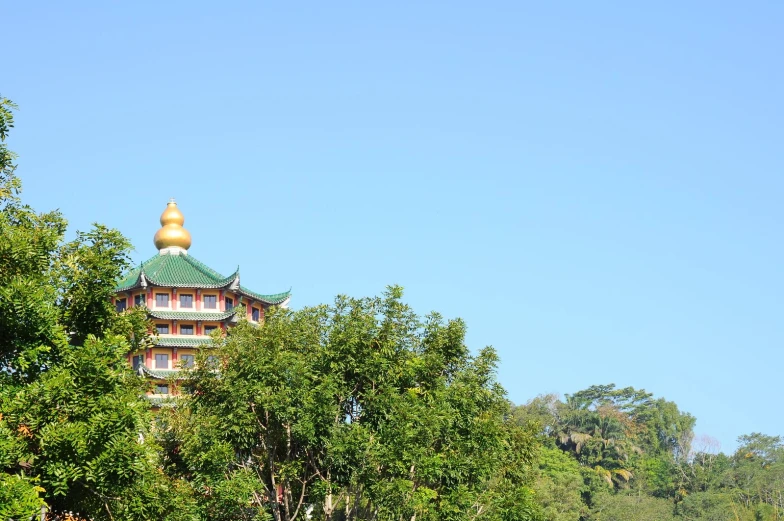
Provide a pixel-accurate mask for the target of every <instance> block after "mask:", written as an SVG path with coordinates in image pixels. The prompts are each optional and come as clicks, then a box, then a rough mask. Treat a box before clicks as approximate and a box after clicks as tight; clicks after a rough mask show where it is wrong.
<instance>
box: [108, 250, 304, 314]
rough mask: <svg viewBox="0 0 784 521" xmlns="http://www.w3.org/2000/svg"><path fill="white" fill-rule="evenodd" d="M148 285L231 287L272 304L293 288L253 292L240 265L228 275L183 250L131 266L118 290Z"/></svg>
mask: <svg viewBox="0 0 784 521" xmlns="http://www.w3.org/2000/svg"><path fill="white" fill-rule="evenodd" d="M147 286H159V287H168V288H202V289H228V290H231V291H233V292H235V293H238V294H239V295H242V296H244V297H247V298H250V299H254V300H258V301H260V302H262V303H264V304H270V305H279V304H283V303H284V302H285V301H286V300H288V299H289V298H290V297H291V290H289V291H284V292H282V293H274V294H269V295H265V294H262V293H256V292H255V291H251V290H249V289H248V288H246V287H244V286H241V285H240V270H239V268H237V269H236V270H235V271H234V273H232V274H231V275H229V276H228V277H225V276H223V275H221V274H220V273H218V272H217V271H215V270H213V269H212V268H210V267H209V266H207V265H206V264H204V263H203V262H200V261H199V260H197V259H195V258H194V257H193V256H192V255H189V254H187V253H185V252H184V251H183V252H170V253H162V254H159V255H156V256H154V257H152V258H151V259H148V260H146V261H144V262H142V263H141V265H140V266H138V267H136V268H134V269H132V270H131V271H130V272H128V274H127V275H126V276H125V277H123V278H122V279H121V280H120V282H119V283H118V284H117V287H116V288H115V291H116V292H122V291H132V290H134V289H138V288H146V287H147ZM227 313H228V314H227ZM151 314H152V316H154V317H157V318H162V319H167V318H176V319H179V318H183V319H185V318H190V319H193V320H223V319H225V318H227V317H228V316H230V315H231V314H232V313H231V312H226V313H198V314H201V315H209V316H207V317H205V318H194V317H195V315H196V313H187V314H186V313H185V312H180V313H177V312H175V311H169V312H164V311H157V312H156V311H152V312H151ZM158 315H161V316H158ZM163 315H166V316H163ZM170 315H171V316H170ZM173 315H177V316H173ZM180 315H182V316H180ZM186 315H187V316H186ZM224 315H225V316H224Z"/></svg>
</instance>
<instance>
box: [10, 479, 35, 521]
mask: <svg viewBox="0 0 784 521" xmlns="http://www.w3.org/2000/svg"><path fill="white" fill-rule="evenodd" d="M43 491H44V490H43V489H42V488H41V487H40V486H38V485H36V484H35V482H34V480H32V479H30V478H28V477H26V476H24V475H9V474H0V519H4V520H5V519H30V518H32V517H34V516H35V515H37V514H39V513H40V512H41V507H43V506H44V501H43V499H42V498H41V497H40V495H39V494H40V493H41V492H43Z"/></svg>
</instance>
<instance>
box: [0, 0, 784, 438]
mask: <svg viewBox="0 0 784 521" xmlns="http://www.w3.org/2000/svg"><path fill="white" fill-rule="evenodd" d="M372 4H378V3H368V2H337V3H336V2H319V3H308V2H304V3H303V2H288V3H277V4H276V5H264V3H262V2H244V3H240V2H193V1H189V2H184V1H183V2H145V1H139V2H97V1H95V2H13V3H11V2H9V3H6V4H5V5H4V6H3V7H2V11H1V12H0V18H2V37H3V47H4V52H3V58H2V69H1V70H0V93H2V94H3V95H5V96H7V97H9V98H11V99H13V100H15V101H16V102H17V103H18V104H19V105H20V111H19V113H18V115H17V127H16V129H15V130H14V132H13V133H12V135H11V139H10V142H9V145H10V147H11V148H12V149H13V150H15V151H16V152H18V153H19V156H20V158H19V165H20V167H19V173H20V175H21V176H22V178H23V181H24V183H25V192H24V197H25V199H26V201H27V202H29V203H30V204H32V205H34V206H35V207H36V208H37V209H39V210H42V211H43V210H47V209H52V208H60V209H61V210H62V211H63V213H64V214H65V215H66V217H67V218H68V219H69V220H70V223H71V233H73V230H75V229H86V228H87V227H89V224H90V223H91V222H93V221H99V222H103V223H106V224H108V225H110V226H113V227H116V228H119V229H120V230H121V231H122V232H123V233H125V234H126V235H127V236H128V237H130V238H131V240H132V241H133V243H134V245H135V246H136V253H135V259H136V260H137V261H138V260H143V259H146V258H148V257H150V256H152V255H153V254H154V253H156V251H155V249H154V247H153V244H152V236H153V234H154V233H155V231H156V230H157V228H158V217H159V215H160V213H161V212H162V211H163V208H164V206H165V204H166V201H167V200H168V198H169V197H176V198H177V200H178V202H179V205H180V208H181V209H182V211H183V212H184V214H185V217H186V223H185V224H186V227H187V228H188V229H189V230H190V231H191V233H192V235H193V246H192V248H191V253H192V254H193V255H194V256H196V257H197V258H199V259H200V260H202V261H204V262H206V263H207V264H209V265H211V266H213V267H215V268H217V269H218V270H220V271H223V272H225V273H230V272H231V271H232V270H234V268H235V267H236V265H237V264H240V265H241V268H242V276H243V283H244V284H246V285H248V286H249V287H252V288H254V289H256V290H258V291H261V292H269V293H272V292H278V291H282V290H286V289H288V288H289V286H293V288H294V299H293V301H292V306H293V307H295V308H298V307H302V306H306V305H311V304H318V303H322V302H329V301H331V300H332V298H333V297H334V295H336V294H338V293H346V294H350V295H355V296H362V295H373V294H377V293H380V292H381V291H382V290H383V288H384V287H385V286H386V285H387V284H392V283H395V284H401V285H403V286H404V287H405V288H406V298H407V301H408V302H409V303H411V304H412V305H413V306H414V307H415V309H416V310H417V311H419V312H421V313H426V312H429V311H431V310H438V311H440V312H441V313H443V314H444V315H445V316H447V317H458V316H459V317H463V318H464V319H465V320H466V321H467V323H468V326H469V335H468V340H469V343H470V345H471V347H472V348H473V349H478V348H480V347H482V346H484V345H488V344H490V345H493V346H494V347H495V348H496V349H497V350H498V351H499V353H500V355H501V357H502V365H501V368H500V371H499V377H500V380H501V382H502V383H503V384H504V385H505V387H506V388H507V389H508V391H509V396H510V398H511V399H512V400H514V401H515V402H525V401H527V400H529V399H530V398H533V397H534V396H536V395H537V394H540V393H549V392H557V393H562V394H563V393H572V392H575V391H578V390H580V389H583V388H585V387H588V386H589V385H592V384H600V383H610V382H614V383H616V384H617V385H619V386H627V385H631V386H634V387H637V388H644V389H646V390H648V391H650V392H653V393H654V394H655V395H656V396H662V397H665V398H667V399H669V400H673V401H675V402H676V403H677V404H678V405H679V406H680V407H681V409H683V410H686V411H689V412H691V413H692V414H694V415H695V416H696V417H697V418H698V423H697V429H696V430H697V433H698V434H707V435H711V436H713V437H715V438H718V439H719V440H720V441H721V443H722V448H723V449H724V450H729V451H731V450H733V449H734V447H735V438H736V437H737V436H738V435H740V434H744V433H748V432H751V431H761V432H764V433H767V434H784V414H782V405H781V399H782V394H783V393H782V388H781V379H782V378H781V377H782V368H784V354H783V351H782V349H783V347H784V327H783V324H784V322H783V320H782V318H783V317H782V311H784V310H783V306H782V304H783V302H782V295H784V271H783V270H782V263H783V262H784V259H782V255H783V254H784V248H783V247H782V233H781V228H782V224H783V223H784V205H782V199H783V198H784V132H783V131H782V128H784V103H783V102H782V93H783V92H784V81H783V79H784V72H783V71H784V68H782V66H781V63H782V61H781V53H782V50H783V49H784V37H783V36H782V32H781V28H782V26H784V3H782V2H780V1H771V2H744V3H739V2H720V1H715V0H713V1H705V2H656V3H654V4H650V5H646V6H643V5H641V4H640V3H638V2H612V3H611V2H571V3H568V5H567V4H562V5H561V6H560V7H556V6H554V5H553V3H548V2H536V3H525V2H473V3H461V2H389V3H387V5H386V6H379V5H372Z"/></svg>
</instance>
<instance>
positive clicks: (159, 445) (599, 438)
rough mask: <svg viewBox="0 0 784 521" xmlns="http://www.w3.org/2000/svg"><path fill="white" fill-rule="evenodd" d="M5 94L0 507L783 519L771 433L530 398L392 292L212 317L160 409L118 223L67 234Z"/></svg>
mask: <svg viewBox="0 0 784 521" xmlns="http://www.w3.org/2000/svg"><path fill="white" fill-rule="evenodd" d="M14 109H15V106H14V105H13V103H11V102H10V101H9V100H7V99H4V98H0V208H1V209H2V214H1V215H0V520H3V521H4V520H7V519H15V520H22V519H33V518H35V519H39V516H41V515H43V516H45V517H46V518H48V519H95V520H149V519H156V520H172V521H174V520H227V521H228V520H243V519H247V520H255V519H274V520H275V521H293V520H295V519H323V520H335V521H339V520H340V521H342V520H379V521H383V520H395V521H400V520H404V519H405V520H406V521H427V520H434V521H435V520H477V521H480V520H488V521H490V520H499V521H500V520H504V521H507V520H508V521H511V520H549V521H578V520H585V521H589V520H591V521H593V520H595V521H599V520H602V521H613V520H617V521H621V520H641V521H645V520H651V521H653V520H657V521H666V520H670V519H672V520H676V519H683V520H711V521H724V520H727V521H731V520H732V521H752V520H760V521H763V520H780V519H784V496H783V494H784V445H783V444H782V439H781V437H779V436H768V435H763V434H760V433H751V434H748V435H746V436H742V437H741V438H740V439H739V440H738V441H739V447H738V449H737V450H736V451H735V452H734V453H733V454H723V453H720V452H718V451H717V450H715V446H714V444H713V443H711V440H710V439H707V438H706V439H695V438H694V434H693V426H694V422H695V418H694V417H693V416H691V415H690V414H688V413H685V412H683V411H680V410H679V408H678V406H677V405H676V404H675V403H673V402H670V401H667V400H666V399H664V398H656V397H654V396H653V395H652V394H650V393H647V392H645V391H643V390H639V389H634V388H623V389H619V388H616V387H615V386H614V385H612V384H609V385H595V386H592V387H590V388H588V389H585V390H582V391H579V392H576V393H574V394H570V395H566V396H564V397H563V399H561V398H560V397H558V396H553V395H546V396H539V397H536V398H534V399H533V400H531V401H530V402H528V403H526V404H523V405H514V404H512V403H510V402H509V401H508V399H507V398H506V393H505V391H504V389H503V387H502V386H501V385H500V384H499V383H498V382H497V380H496V377H495V374H496V367H497V365H498V363H499V360H498V358H497V355H496V353H495V352H494V351H493V350H492V349H490V348H485V349H481V350H478V351H471V350H469V348H468V347H467V346H466V345H465V342H464V338H465V325H464V323H463V322H462V321H461V320H459V319H455V320H445V319H443V318H442V317H441V316H439V315H437V314H431V315H428V316H424V317H423V316H419V315H417V314H416V313H415V312H414V311H413V310H412V309H411V308H410V307H409V306H407V305H406V304H405V303H404V301H403V297H402V289H401V288H399V287H389V288H387V290H386V291H385V292H384V293H383V294H382V295H381V296H379V297H372V298H350V297H346V296H339V297H337V298H336V299H335V301H334V302H333V303H331V304H328V305H322V306H317V307H309V308H304V309H301V310H296V311H292V310H284V309H275V310H273V311H272V312H271V313H269V314H268V316H267V317H266V321H265V323H264V325H263V326H262V327H255V326H253V325H251V324H249V323H246V322H241V323H240V324H239V325H238V326H237V327H235V328H232V329H231V330H230V331H229V332H228V334H227V335H226V336H221V334H220V332H216V333H215V336H214V338H213V341H212V344H211V345H210V346H209V347H206V348H204V349H202V352H201V354H200V355H199V359H198V360H197V362H198V363H197V364H196V368H195V369H193V370H189V371H184V372H183V374H185V376H184V379H182V380H178V381H176V382H172V384H173V385H177V386H180V387H181V388H182V389H183V390H184V391H186V392H185V393H183V395H182V396H181V397H179V398H178V399H176V400H173V403H171V404H166V406H164V407H162V408H161V409H160V411H158V412H156V413H153V412H152V411H151V409H150V405H149V403H148V402H147V401H146V400H145V399H144V392H145V385H146V383H145V380H144V379H143V378H141V377H139V376H138V375H137V374H136V373H134V372H133V371H131V369H130V368H129V366H128V363H127V359H126V355H127V354H128V353H129V352H131V351H135V350H137V349H139V348H140V347H144V346H145V345H147V344H150V343H152V342H154V338H153V337H152V336H151V335H152V334H153V333H152V332H151V328H150V327H149V324H148V323H147V319H146V315H145V314H144V313H143V311H142V310H141V308H131V309H130V310H128V311H124V312H122V313H117V312H116V311H115V309H114V308H113V306H111V305H110V296H111V294H112V290H113V287H114V281H115V280H116V279H117V278H118V277H119V276H120V274H121V273H122V272H123V271H124V270H125V269H127V268H128V266H129V256H128V254H129V251H130V244H129V242H128V241H127V240H126V239H125V238H124V237H123V236H122V235H121V234H120V233H119V232H118V231H116V230H111V229H108V228H106V227H104V226H101V225H95V226H94V227H93V228H92V229H91V230H89V231H87V232H78V233H77V234H76V238H75V239H74V240H72V241H68V242H67V241H65V239H64V236H65V230H66V221H65V219H64V217H63V216H62V215H60V214H59V213H58V212H56V211H53V212H46V213H39V212H37V211H36V210H35V209H33V208H31V207H30V206H28V205H26V204H25V203H24V201H23V200H22V196H21V188H22V184H21V181H20V179H19V178H18V177H17V176H16V174H15V168H16V166H15V164H16V158H15V156H14V154H13V153H12V152H11V151H10V150H9V149H8V148H7V146H6V139H7V137H8V133H9V131H10V130H11V129H12V128H13V122H14V119H13V116H14Z"/></svg>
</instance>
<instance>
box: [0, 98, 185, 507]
mask: <svg viewBox="0 0 784 521" xmlns="http://www.w3.org/2000/svg"><path fill="white" fill-rule="evenodd" d="M11 108H14V105H13V104H11V103H10V102H8V101H7V100H5V99H0V140H3V141H4V140H5V137H6V135H7V132H8V130H9V129H10V128H12V127H13V118H12V114H11V112H10V109H11ZM9 158H13V155H12V154H11V153H10V152H8V150H7V149H6V148H5V144H4V142H3V145H2V149H1V150H0V160H2V161H3V163H2V164H1V165H0V168H1V169H2V170H1V171H0V207H2V212H0V519H2V520H5V519H9V518H19V519H26V518H29V516H31V515H33V514H37V513H39V512H40V507H41V506H42V505H44V504H46V505H47V507H48V509H49V510H50V512H53V513H63V512H74V513H79V514H81V515H83V516H86V517H89V518H91V519H95V520H102V519H110V520H113V519H127V520H137V519H138V520H142V519H177V520H184V519H195V518H196V517H195V516H196V514H197V511H196V510H195V504H194V502H193V501H191V500H190V494H191V492H190V488H189V487H187V486H182V484H178V483H176V482H171V480H169V479H168V478H167V477H166V476H165V474H163V473H162V472H161V470H160V469H159V468H158V463H157V462H158V455H159V451H158V449H157V447H156V446H155V445H152V444H151V443H150V442H149V440H151V439H152V436H151V435H150V432H149V430H150V426H151V425H152V417H151V415H150V410H149V405H148V404H147V403H146V402H145V401H144V399H143V398H142V396H141V395H142V392H143V388H144V387H143V386H144V382H143V380H142V379H140V378H139V377H138V376H136V375H134V374H133V373H132V372H131V371H130V369H129V367H128V363H127V360H126V354H127V353H128V351H129V349H131V348H136V347H139V346H143V345H146V344H147V343H149V338H148V336H147V333H146V330H147V329H148V327H149V324H148V323H147V321H146V318H145V317H144V316H143V315H141V314H139V313H138V312H136V313H134V312H129V313H126V314H124V315H118V314H117V313H115V311H114V309H113V308H112V306H111V305H110V303H109V296H110V295H111V293H112V290H113V287H114V281H115V280H116V278H117V276H118V275H119V274H120V271H121V270H122V269H123V267H124V265H125V262H126V260H127V252H128V250H129V248H130V245H129V244H128V242H127V241H126V240H125V239H124V238H123V237H122V235H120V233H119V232H117V231H115V230H110V229H108V228H106V227H104V226H101V225H95V227H94V228H93V230H91V231H89V232H87V233H77V238H76V240H75V241H73V242H71V243H68V244H63V235H64V233H65V226H66V223H65V220H64V219H63V218H62V216H61V215H60V214H59V213H57V212H52V213H46V214H38V213H36V212H35V211H34V210H33V209H32V208H30V207H29V206H27V205H25V204H23V202H22V201H21V199H20V195H19V194H20V191H21V184H20V183H19V180H18V179H17V178H15V177H14V175H13V170H14V166H13V165H12V164H11V163H10V159H9ZM117 333H119V334H117Z"/></svg>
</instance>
